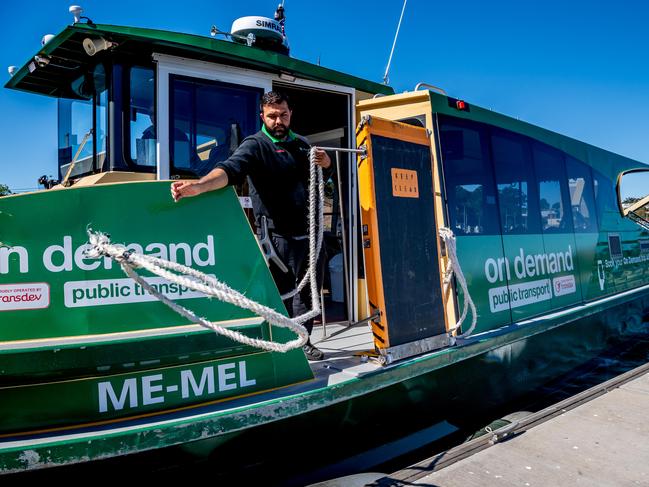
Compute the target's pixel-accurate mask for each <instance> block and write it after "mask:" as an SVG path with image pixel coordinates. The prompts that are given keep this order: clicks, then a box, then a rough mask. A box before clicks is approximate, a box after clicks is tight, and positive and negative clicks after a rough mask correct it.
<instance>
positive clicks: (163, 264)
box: [85, 147, 324, 353]
mask: <svg viewBox="0 0 649 487" xmlns="http://www.w3.org/2000/svg"><path fill="white" fill-rule="evenodd" d="M315 151H316V148H315V147H313V148H311V151H310V153H309V162H310V170H309V267H308V269H307V272H306V274H305V276H304V278H303V279H302V281H300V283H299V285H298V286H297V287H296V289H295V290H293V291H291V292H290V293H288V294H286V295H284V296H282V299H287V298H289V297H291V296H294V295H295V294H297V293H298V292H300V291H301V290H302V289H303V288H304V286H306V284H307V283H310V285H311V286H310V291H311V310H310V311H307V312H306V313H304V314H303V315H300V316H296V317H294V318H288V317H286V316H284V315H283V314H281V313H278V312H277V311H275V310H274V309H271V308H269V307H267V306H264V305H262V304H259V303H257V302H256V301H253V300H252V299H249V298H247V297H245V296H244V295H243V294H242V293H240V292H239V291H237V290H235V289H232V288H231V287H229V286H228V285H227V284H225V283H223V282H221V281H219V280H218V279H216V278H214V277H212V276H209V275H207V274H204V273H203V272H200V271H197V270H195V269H192V268H191V267H187V266H184V265H182V264H178V263H176V262H171V261H168V260H164V259H160V258H157V257H153V256H150V255H145V254H139V253H137V252H133V251H132V250H128V249H127V248H126V247H125V246H124V245H119V244H113V243H111V241H110V238H109V236H108V235H106V234H104V233H101V232H94V231H92V230H91V229H89V230H88V240H89V247H88V249H87V250H86V251H85V256H86V257H87V258H88V259H98V258H100V257H102V256H106V257H110V258H111V259H113V260H115V261H116V262H117V263H119V265H120V267H121V268H122V270H123V271H124V273H125V274H126V275H127V276H128V277H130V278H131V279H133V280H134V281H135V282H137V283H138V284H139V285H140V286H142V287H143V288H144V289H145V290H146V291H147V292H148V293H150V294H151V295H152V296H154V297H156V298H157V299H158V300H160V301H161V302H162V303H164V304H165V305H167V306H168V307H169V308H171V309H172V310H174V311H175V312H176V313H178V314H180V315H181V316H183V317H185V318H187V319H188V320H189V321H191V322H193V323H197V324H199V325H202V326H203V327H205V328H207V329H210V330H212V331H214V332H216V333H219V334H221V335H223V336H225V337H227V338H230V339H232V340H234V341H237V342H239V343H242V344H245V345H250V346H253V347H256V348H260V349H263V350H268V351H271V352H282V353H284V352H287V351H289V350H293V349H295V348H298V347H301V346H303V345H304V344H305V343H306V342H307V341H308V340H309V333H308V332H307V330H306V328H304V326H302V323H304V322H305V321H307V320H309V319H311V318H315V317H316V316H318V315H319V314H320V312H321V309H320V300H319V299H316V298H315V297H316V296H317V295H318V293H319V290H318V287H317V280H316V266H317V262H318V254H319V253H320V249H321V247H322V240H323V232H324V225H323V221H324V215H323V211H324V181H323V177H322V168H321V167H319V166H318V165H317V164H316V163H315ZM318 198H319V200H320V202H319V204H318V201H317V199H318ZM316 210H317V221H316ZM316 233H317V235H316ZM135 269H144V270H147V271H149V272H151V273H152V274H155V275H157V276H159V277H162V278H163V279H166V280H168V281H171V282H174V283H176V284H178V285H181V286H184V287H186V288H188V289H191V290H193V291H197V292H200V293H203V294H205V295H206V296H209V297H214V298H217V299H218V300H220V301H223V302H226V303H230V304H233V305H235V306H238V307H240V308H243V309H247V310H250V311H252V312H253V313H255V314H256V315H258V316H260V317H262V318H264V319H265V320H266V321H267V322H268V323H269V324H271V325H275V326H278V327H282V328H288V329H289V330H291V331H293V332H294V333H296V334H297V335H298V337H297V338H296V339H294V340H291V341H288V342H286V343H277V342H273V341H269V340H260V339H256V338H250V337H248V336H246V335H243V334H242V333H239V332H238V331H235V330H230V329H228V328H226V327H223V326H220V325H218V324H216V323H212V322H210V321H208V320H206V319H205V318H202V317H200V316H198V315H196V314H195V313H194V312H193V311H190V310H189V309H187V308H185V307H184V306H181V305H179V304H177V303H175V302H174V301H173V300H171V299H169V298H168V297H167V296H165V295H164V294H162V293H160V292H158V291H157V290H156V289H155V288H154V287H153V286H151V285H150V284H149V283H148V282H147V281H146V280H145V279H144V278H143V277H142V276H141V275H139V274H138V273H137V272H135Z"/></svg>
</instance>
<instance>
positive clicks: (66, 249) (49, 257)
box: [43, 236, 72, 272]
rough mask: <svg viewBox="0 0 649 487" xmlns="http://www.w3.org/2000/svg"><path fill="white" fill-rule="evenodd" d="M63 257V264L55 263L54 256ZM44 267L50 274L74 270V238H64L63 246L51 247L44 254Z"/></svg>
mask: <svg viewBox="0 0 649 487" xmlns="http://www.w3.org/2000/svg"><path fill="white" fill-rule="evenodd" d="M55 253H57V254H61V255H63V262H62V263H61V264H55V263H54V254H55ZM43 265H44V266H45V268H46V269H47V270H48V271H50V272H61V271H71V270H72V237H69V236H66V237H63V246H61V245H50V246H49V247H47V248H46V249H45V252H43Z"/></svg>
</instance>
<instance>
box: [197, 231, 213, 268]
mask: <svg viewBox="0 0 649 487" xmlns="http://www.w3.org/2000/svg"><path fill="white" fill-rule="evenodd" d="M201 250H205V251H207V258H205V259H201ZM192 256H193V257H194V262H195V263H196V265H200V266H203V267H205V266H208V265H214V263H215V259H214V237H212V236H211V235H208V236H207V243H202V242H201V243H198V244H196V245H195V246H194V250H193V251H192Z"/></svg>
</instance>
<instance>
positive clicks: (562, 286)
mask: <svg viewBox="0 0 649 487" xmlns="http://www.w3.org/2000/svg"><path fill="white" fill-rule="evenodd" d="M552 288H553V289H554V295H555V296H564V295H566V294H572V293H574V292H576V291H577V284H576V283H575V276H573V275H572V274H571V275H569V276H561V277H555V278H554V279H552Z"/></svg>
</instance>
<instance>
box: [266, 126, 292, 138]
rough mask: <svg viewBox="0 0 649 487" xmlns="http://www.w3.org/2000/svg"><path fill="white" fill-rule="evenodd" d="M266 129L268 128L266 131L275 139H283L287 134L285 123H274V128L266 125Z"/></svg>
mask: <svg viewBox="0 0 649 487" xmlns="http://www.w3.org/2000/svg"><path fill="white" fill-rule="evenodd" d="M266 130H268V133H269V134H270V135H272V136H273V137H275V138H276V139H283V138H284V137H286V136H287V135H288V127H287V126H286V125H275V128H273V129H271V128H270V127H269V126H268V125H266Z"/></svg>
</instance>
